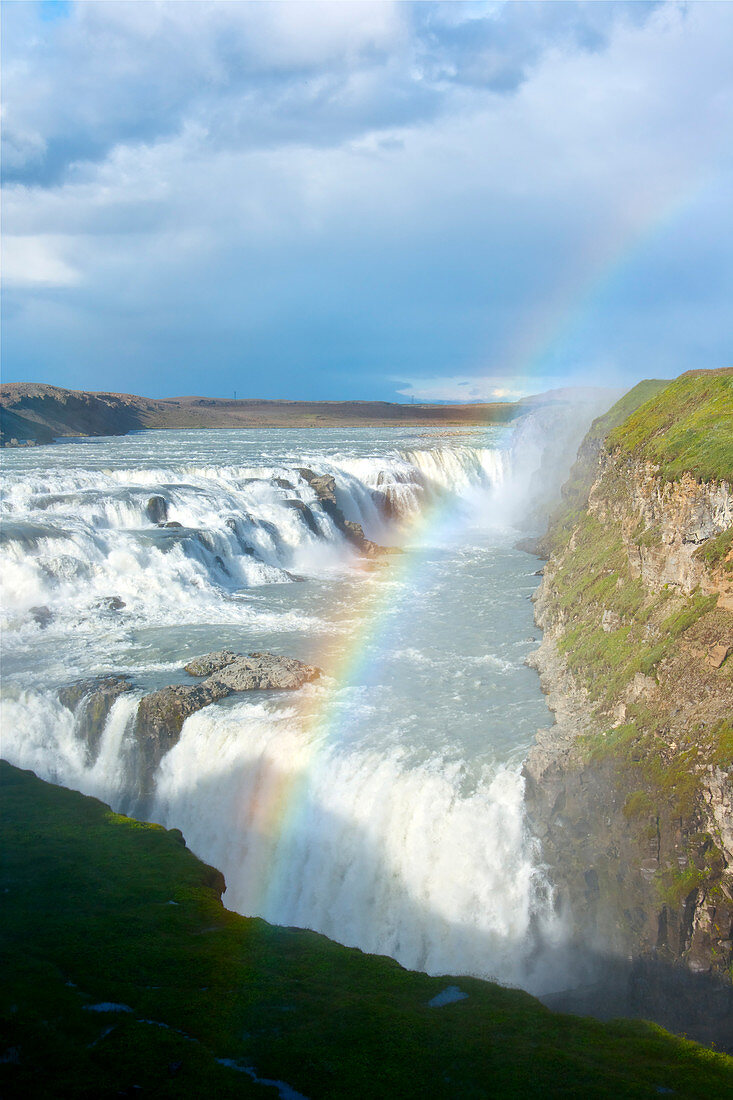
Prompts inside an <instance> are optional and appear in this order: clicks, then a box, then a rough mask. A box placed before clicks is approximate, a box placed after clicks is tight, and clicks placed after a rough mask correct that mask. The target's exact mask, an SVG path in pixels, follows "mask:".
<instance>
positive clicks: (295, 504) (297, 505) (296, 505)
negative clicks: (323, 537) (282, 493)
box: [283, 498, 321, 537]
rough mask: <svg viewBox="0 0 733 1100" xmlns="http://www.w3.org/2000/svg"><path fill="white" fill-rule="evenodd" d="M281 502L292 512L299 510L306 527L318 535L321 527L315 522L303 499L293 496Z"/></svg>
mask: <svg viewBox="0 0 733 1100" xmlns="http://www.w3.org/2000/svg"><path fill="white" fill-rule="evenodd" d="M283 503H284V504H285V507H286V508H290V509H292V511H293V512H299V513H300V517H301V519H302V520H303V522H304V523H305V525H306V527H308V528H309V529H310V530H311V531H312V532H313V534H314V535H318V536H319V537H320V534H321V529H320V527H319V526H318V524H317V523H316V520H315V516H314V515H313V513H312V512H311V510H310V508H309V507H308V505H307V504H306V503H305V501H303V500H296V499H295V498H293V499H292V500H286V501H284V502H283Z"/></svg>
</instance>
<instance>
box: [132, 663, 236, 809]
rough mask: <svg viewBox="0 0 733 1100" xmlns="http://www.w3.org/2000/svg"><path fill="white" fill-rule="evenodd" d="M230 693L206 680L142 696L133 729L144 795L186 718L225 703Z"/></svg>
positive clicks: (215, 682) (222, 686)
mask: <svg viewBox="0 0 733 1100" xmlns="http://www.w3.org/2000/svg"><path fill="white" fill-rule="evenodd" d="M229 693H230V689H229V688H227V687H225V686H224V684H222V683H219V682H217V681H215V680H206V681H204V683H202V684H196V685H194V686H193V687H187V686H185V685H177V686H175V687H165V688H161V690H160V691H154V692H153V693H152V694H151V695H145V696H143V698H142V699H141V700H140V705H139V706H138V708H137V723H136V726H135V734H136V737H137V741H138V747H139V749H140V753H141V757H142V761H141V762H142V765H143V768H142V786H143V791H145V790H146V789H147V788H149V786H150V784H151V781H152V775H153V772H154V771H155V769H156V768H157V766H158V764H159V763H160V761H161V759H162V758H163V756H164V755H165V753H166V752H168V750H169V749H171V748H173V746H174V745H175V743H176V742H177V741H178V738H179V736H180V733H181V729H182V727H183V723H184V722H185V720H186V719H187V718H188V717H189V715H191V714H195V713H196V711H197V710H201V709H202V708H203V707H207V706H209V704H210V703H215V702H216V701H217V700H218V699H224V698H225V697H226V696H227V695H229Z"/></svg>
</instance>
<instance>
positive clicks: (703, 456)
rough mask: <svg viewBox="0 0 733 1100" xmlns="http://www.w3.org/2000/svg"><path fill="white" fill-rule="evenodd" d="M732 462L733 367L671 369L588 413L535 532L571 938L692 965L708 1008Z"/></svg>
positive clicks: (539, 763)
mask: <svg viewBox="0 0 733 1100" xmlns="http://www.w3.org/2000/svg"><path fill="white" fill-rule="evenodd" d="M641 396H645V394H644V392H643V391H642V393H641ZM632 403H633V402H632ZM619 404H621V403H619ZM622 411H623V412H624V413H627V412H628V402H627V404H626V406H625V407H624V409H623V410H622ZM732 473H733V375H732V374H731V373H730V372H716V373H715V374H712V375H711V374H692V375H687V376H682V378H680V379H678V380H677V381H676V382H675V383H672V384H671V385H670V386H668V387H666V388H664V389H661V390H658V391H657V392H656V393H655V394H654V395H653V396H652V397H651V399H650V400H648V401H646V402H644V403H642V405H641V406H640V408H639V409H638V411H636V412H632V413H631V415H630V416H625V418H624V419H620V418H619V414H618V409H616V410H615V412H614V410H611V413H610V414H608V415H607V417H605V418H601V419H600V420H599V421H597V422H596V423H595V424H594V426H593V429H592V430H591V433H590V434H589V439H588V440H586V443H585V444H584V446H583V447H582V448H581V451H580V453H579V460H578V464H577V465H576V467H575V469H574V471H573V473H572V475H571V478H570V481H569V483H568V487H567V489H566V492H565V501H564V505H563V507H562V508H561V509H560V510H559V511H558V513H556V515H555V517H554V518H553V521H552V523H551V525H550V529H549V531H548V533H547V535H546V536H544V538H543V539H542V540H540V545H539V547H538V549H539V552H542V551H543V550H544V553H545V554H546V555H549V560H548V561H547V564H546V566H545V569H544V577H543V581H542V584H541V586H540V588H539V590H538V593H537V597H536V618H537V622H538V623H539V625H541V626H542V628H543V630H544V639H543V642H542V645H541V647H540V649H539V650H538V651H537V652H536V653H535V654H533V655H532V658H531V659H530V660H531V663H532V664H533V665H534V666H535V667H536V668H537V670H538V671H539V673H540V677H541V680H542V684H543V688H544V690H545V691H546V692H547V694H548V701H549V703H550V706H551V708H552V709H553V710H554V713H555V719H556V724H555V726H554V727H552V729H550V730H547V731H541V732H540V734H539V735H538V739H537V744H536V746H535V748H534V749H533V750H532V752H531V754H530V756H529V758H528V761H527V763H526V766H525V775H526V785H527V803H528V810H529V814H530V819H531V821H532V823H533V826H534V829H535V831H536V833H537V835H538V836H539V837H540V839H541V843H542V848H543V854H544V858H545V860H546V862H547V864H548V867H549V869H550V874H551V877H552V879H553V881H554V883H555V887H556V891H557V900H558V905H560V906H562V907H563V908H564V909H565V910H566V912H567V913H568V915H569V919H570V920H571V921H572V924H573V927H574V929H575V934H576V937H577V942H578V944H579V945H580V944H583V945H584V946H586V947H590V948H591V949H594V950H597V951H599V952H602V953H604V954H606V955H610V956H614V957H616V958H618V959H625V960H632V961H633V962H634V963H635V964H638V965H644V964H649V965H651V966H657V967H662V968H667V969H669V970H670V971H671V972H674V973H676V974H678V975H679V974H680V973H682V972H684V974H686V975H687V976H688V977H690V978H692V977H694V976H695V975H697V976H707V978H708V979H709V980H710V988H716V989H717V990H718V992H719V995H720V996H719V1001H718V1004H717V1007H716V1009H715V1011H716V1012H722V1013H725V1012H730V1010H731V1008H733V1001H732V1000H731V997H730V996H729V992H730V985H729V983H730V981H731V968H732V965H733V950H732V942H731V941H732V930H733V785H732V782H731V780H732V778H733V493H732V491H731V489H732V486H733V476H731V475H732ZM726 991H727V992H726ZM642 999H643V998H642ZM647 1010H648V1009H647Z"/></svg>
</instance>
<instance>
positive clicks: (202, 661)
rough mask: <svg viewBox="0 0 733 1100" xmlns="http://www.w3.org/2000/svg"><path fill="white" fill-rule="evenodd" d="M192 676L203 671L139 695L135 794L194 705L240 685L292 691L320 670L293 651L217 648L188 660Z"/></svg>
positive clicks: (143, 791) (143, 790) (148, 782)
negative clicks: (246, 651)
mask: <svg viewBox="0 0 733 1100" xmlns="http://www.w3.org/2000/svg"><path fill="white" fill-rule="evenodd" d="M185 670H186V672H188V673H189V675H191V676H205V677H206V679H205V680H202V681H201V683H198V684H194V685H192V686H190V687H189V686H188V685H186V684H176V685H172V686H171V687H165V688H161V689H160V691H154V692H152V693H151V694H150V695H145V696H144V697H143V698H142V699H141V700H140V705H139V706H138V711H137V723H136V727H135V736H136V741H137V787H138V795H139V796H140V797H142V798H145V797H146V796H147V795H149V794H150V791H151V789H152V777H153V773H154V772H155V769H156V768H157V766H158V764H159V763H160V761H161V760H162V758H163V756H164V755H165V754H166V753H167V752H168V751H169V750H170V749H172V748H173V746H174V745H175V744H176V742H177V741H178V738H179V736H180V733H181V729H182V728H183V723H184V722H185V720H186V719H187V718H188V717H189V716H190V715H192V714H195V713H196V711H199V710H201V709H202V708H203V707H208V706H209V705H210V704H211V703H216V702H218V701H219V700H220V699H225V698H226V697H227V696H228V695H231V694H232V693H233V692H239V691H258V690H259V691H293V690H295V689H296V688H299V687H302V686H303V684H305V683H308V681H310V680H314V679H316V677H318V676H320V674H321V671H320V669H318V668H315V667H314V666H313V665H306V664H304V663H303V661H298V660H296V659H295V658H294V657H280V656H277V655H276V654H274V653H249V654H246V655H242V654H236V653H233V652H232V651H231V650H228V649H223V650H217V651H216V652H213V653H207V654H204V655H203V656H202V657H196V658H195V659H194V660H192V661H189V662H188V664H187V665H186V666H185Z"/></svg>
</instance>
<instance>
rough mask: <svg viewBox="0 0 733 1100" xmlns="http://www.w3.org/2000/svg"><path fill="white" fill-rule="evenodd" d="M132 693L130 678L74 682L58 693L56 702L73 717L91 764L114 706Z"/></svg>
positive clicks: (118, 677) (114, 677) (98, 678)
mask: <svg viewBox="0 0 733 1100" xmlns="http://www.w3.org/2000/svg"><path fill="white" fill-rule="evenodd" d="M131 690H132V684H131V683H130V677H129V676H100V677H96V678H94V679H91V680H76V681H75V682H74V683H73V684H67V685H66V687H63V688H61V690H60V691H59V701H60V702H61V703H62V704H63V706H65V707H67V708H68V710H70V711H73V713H74V714H75V716H76V723H77V730H78V733H79V734H80V736H81V738H82V740H83V741H84V742H85V744H86V747H87V757H88V760H89V762H90V763H91V764H93V763H94V761H95V760H96V759H97V756H98V754H99V742H100V740H101V737H102V733H103V731H104V727H105V724H106V722H107V718H108V717H109V712H110V711H111V709H112V706H113V704H114V703H115V701H116V700H117V699H118V698H119V697H120V695H123V694H124V693H125V692H127V691H131Z"/></svg>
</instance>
